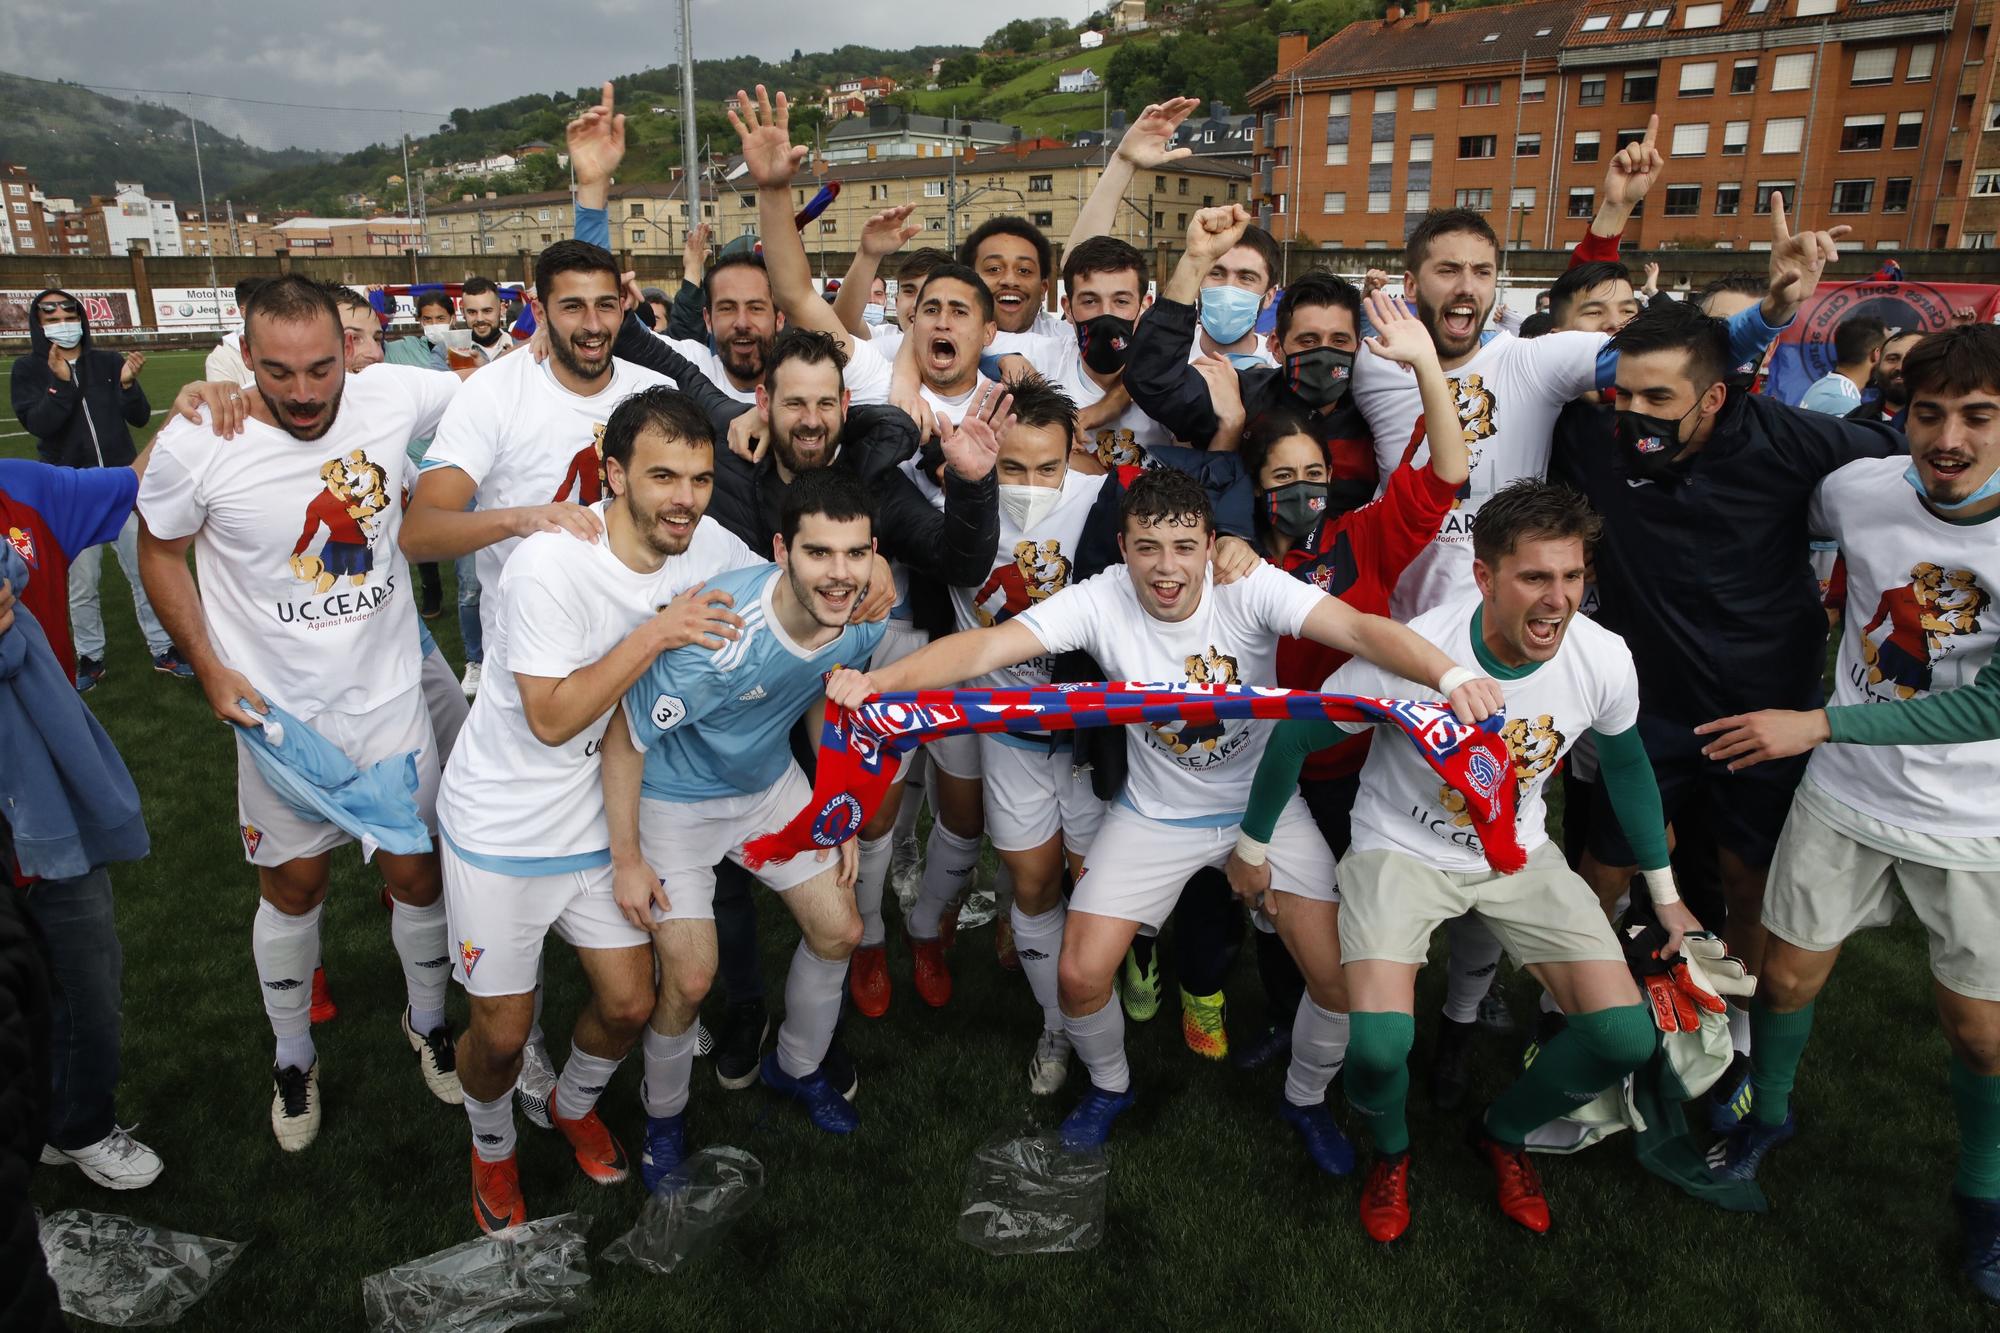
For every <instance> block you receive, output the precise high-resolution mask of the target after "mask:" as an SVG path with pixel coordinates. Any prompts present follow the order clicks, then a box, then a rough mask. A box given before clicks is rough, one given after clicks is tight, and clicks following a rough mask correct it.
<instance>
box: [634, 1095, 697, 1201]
mask: <svg viewBox="0 0 2000 1333" xmlns="http://www.w3.org/2000/svg"><path fill="white" fill-rule="evenodd" d="M686 1155H687V1113H686V1112H684V1111H683V1112H679V1113H676V1114H674V1115H649V1116H647V1117H646V1146H645V1148H644V1150H643V1151H641V1152H640V1154H639V1180H640V1181H641V1183H643V1184H644V1185H645V1187H646V1193H648V1194H651V1193H653V1192H654V1191H656V1190H658V1189H659V1188H660V1182H661V1181H663V1180H665V1179H666V1178H667V1177H668V1176H670V1175H672V1174H673V1173H674V1172H676V1171H678V1170H680V1168H681V1158H683V1157H685V1156H686Z"/></svg>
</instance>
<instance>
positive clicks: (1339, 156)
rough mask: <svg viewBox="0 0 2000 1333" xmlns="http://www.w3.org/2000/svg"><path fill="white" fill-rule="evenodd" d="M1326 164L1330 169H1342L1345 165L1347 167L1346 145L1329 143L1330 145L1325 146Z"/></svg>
mask: <svg viewBox="0 0 2000 1333" xmlns="http://www.w3.org/2000/svg"><path fill="white" fill-rule="evenodd" d="M1326 164H1327V165H1328V166H1330V167H1344V166H1346V165H1347V145H1346V144H1344V143H1330V144H1328V145H1327V146H1326Z"/></svg>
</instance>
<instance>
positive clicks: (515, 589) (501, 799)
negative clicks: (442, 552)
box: [438, 505, 761, 857]
mask: <svg viewBox="0 0 2000 1333" xmlns="http://www.w3.org/2000/svg"><path fill="white" fill-rule="evenodd" d="M599 509H600V512H601V511H602V505H600V506H599ZM759 563H761V562H760V561H759V560H758V558H757V556H756V555H755V553H753V552H752V551H751V550H750V548H749V547H747V546H745V545H744V544H743V543H742V542H741V541H739V540H738V539H737V538H736V537H735V536H734V535H732V534H731V533H730V532H729V531H728V529H726V528H724V527H723V526H722V525H721V524H719V523H717V522H716V521H715V520H714V519H712V518H703V519H702V520H701V521H700V522H699V523H697V524H696V525H695V530H694V536H693V537H692V538H691V539H690V540H689V542H688V548H687V550H685V551H683V552H682V553H681V554H679V555H672V556H668V557H667V559H666V562H665V563H664V564H662V565H661V566H660V567H659V569H657V570H655V571H654V572H652V573H650V574H642V573H640V572H639V571H637V570H634V569H632V568H631V567H630V566H628V565H627V564H626V563H625V562H624V561H622V560H620V559H619V558H618V557H617V556H616V555H615V554H613V553H612V550H611V545H610V543H609V542H608V541H596V542H586V541H583V540H581V539H580V538H577V537H573V536H571V535H570V534H569V533H567V532H538V533H536V534H535V535H534V536H532V537H528V538H524V539H523V540H522V541H521V543H520V545H519V548H518V549H517V550H516V551H515V552H514V556H513V558H512V559H510V560H509V561H508V562H507V567H506V570H505V571H504V572H503V573H502V574H501V576H500V591H501V594H502V595H501V598H500V601H501V604H502V605H503V606H504V607H505V608H506V609H505V613H504V615H503V618H502V625H501V630H502V632H501V633H500V635H499V636H498V637H497V638H493V637H489V638H488V639H487V641H486V671H485V674H484V675H483V676H482V677H481V678H480V687H479V697H478V698H477V699H476V700H474V701H473V705H472V712H471V713H470V714H469V715H468V716H467V717H466V720H465V726H464V727H463V728H462V729H461V730H460V731H459V733H458V743H457V745H456V746H454V747H453V748H452V752H451V762H450V763H449V764H447V765H446V766H445V773H444V781H443V783H442V785H441V786H440V787H439V789H438V819H439V822H440V823H441V824H442V825H443V826H444V829H445V832H446V834H447V835H448V836H449V837H450V838H451V840H452V842H453V843H455V844H457V845H458V846H459V847H462V848H464V849H465V850H466V851H468V852H473V853H478V854H484V855H487V856H531V857H539V856H577V855H582V854H584V853H588V852H597V851H602V850H604V849H605V848H606V847H609V846H610V845H611V839H610V834H609V833H608V832H607V831H606V829H605V824H604V792H603V788H602V787H601V785H600V779H599V772H598V757H597V756H598V747H599V745H600V744H601V742H602V741H603V738H604V726H605V722H606V721H607V720H608V719H609V718H610V716H611V710H610V709H609V708H607V709H605V710H604V713H603V715H602V716H600V717H597V718H594V719H592V720H591V722H590V725H588V726H586V727H585V728H583V730H581V731H579V732H578V733H577V734H576V735H575V736H573V737H571V738H570V739H569V741H568V742H566V743H565V744H563V745H559V746H549V745H544V744H542V742H541V741H539V740H537V739H536V738H535V733H534V732H533V731H531V730H530V729H529V727H528V715H527V714H526V713H525V712H523V711H522V709H521V690H520V686H519V684H518V683H517V682H516V681H515V679H514V673H515V672H520V673H521V674H522V675H526V676H542V677H547V678H550V679H557V680H559V679H561V678H563V677H565V676H568V675H569V674H570V673H572V672H575V671H580V670H582V669H583V668H584V667H587V666H592V665H594V664H595V663H597V662H600V661H602V660H603V659H604V657H605V655H606V654H608V653H609V652H610V651H611V650H612V649H613V648H616V647H617V646H618V644H619V643H620V642H621V641H622V640H623V639H624V638H625V636H626V635H627V634H630V633H631V632H632V631H633V630H635V629H637V628H638V627H639V626H640V625H642V624H644V623H645V622H646V620H647V618H648V617H650V616H651V615H652V614H653V613H654V612H655V611H657V610H658V609H659V608H660V607H662V606H665V605H666V604H667V603H668V602H670V601H672V600H673V599H674V598H675V597H676V596H678V595H680V594H681V593H683V592H685V591H687V590H688V589H689V588H696V587H700V586H701V585H702V584H703V583H704V582H706V581H707V580H708V579H710V578H713V577H714V576H715V575H717V574H720V573H723V572H725V571H727V570H731V569H741V568H743V567H744V566H746V565H754V564H759ZM490 586H491V585H489V587H490Z"/></svg>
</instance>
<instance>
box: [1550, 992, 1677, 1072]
mask: <svg viewBox="0 0 2000 1333" xmlns="http://www.w3.org/2000/svg"><path fill="white" fill-rule="evenodd" d="M1588 1019H1597V1020H1598V1021H1597V1022H1595V1023H1591V1022H1587V1021H1585V1020H1588ZM1570 1030H1571V1031H1573V1032H1575V1033H1576V1034H1577V1036H1578V1038H1579V1039H1581V1040H1582V1041H1584V1042H1585V1043H1586V1044H1587V1045H1588V1046H1589V1047H1590V1049H1591V1052H1592V1053H1593V1054H1594V1055H1596V1056H1597V1057H1598V1059H1600V1060H1602V1061H1604V1063H1606V1064H1608V1065H1613V1066H1616V1067H1617V1068H1619V1069H1637V1068H1638V1067H1639V1066H1640V1065H1643V1064H1645V1063H1646V1062H1647V1061H1648V1060H1650V1059H1652V1058H1653V1048H1654V1046H1655V1044H1656V1043H1657V1041H1658V1035H1657V1034H1656V1033H1655V1031H1654V1029H1653V1019H1652V1015H1651V1014H1650V1013H1648V1012H1647V1010H1646V1006H1645V1005H1643V1004H1631V1005H1623V1006H1620V1007H1619V1008H1617V1009H1605V1010H1602V1011H1600V1012H1599V1013H1597V1014H1590V1015H1585V1014H1578V1015H1575V1016H1574V1017H1572V1019H1571V1020H1570Z"/></svg>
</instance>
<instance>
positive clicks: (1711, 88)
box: [1681, 60, 1715, 97]
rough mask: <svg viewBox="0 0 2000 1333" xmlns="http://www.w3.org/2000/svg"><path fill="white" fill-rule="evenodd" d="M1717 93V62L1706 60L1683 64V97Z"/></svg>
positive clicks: (1711, 95)
mask: <svg viewBox="0 0 2000 1333" xmlns="http://www.w3.org/2000/svg"><path fill="white" fill-rule="evenodd" d="M1714 95H1715V62H1714V61H1713V60H1704V61H1702V62H1700V63H1699V64H1692V65H1682V66H1681V96H1682V97H1713V96H1714Z"/></svg>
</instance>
